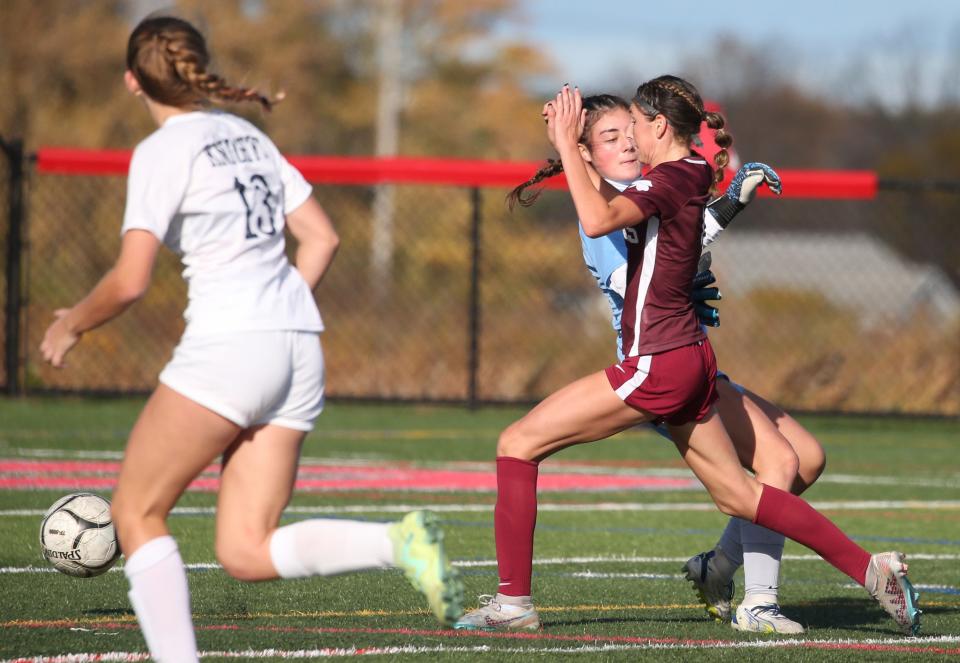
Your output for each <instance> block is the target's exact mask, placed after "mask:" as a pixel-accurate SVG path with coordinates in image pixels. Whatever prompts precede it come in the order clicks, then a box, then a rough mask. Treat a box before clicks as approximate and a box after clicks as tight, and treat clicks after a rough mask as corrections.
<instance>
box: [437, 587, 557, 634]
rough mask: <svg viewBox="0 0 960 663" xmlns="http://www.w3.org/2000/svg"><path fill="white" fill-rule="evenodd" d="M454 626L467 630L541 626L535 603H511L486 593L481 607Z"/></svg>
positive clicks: (524, 629)
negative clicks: (501, 601)
mask: <svg viewBox="0 0 960 663" xmlns="http://www.w3.org/2000/svg"><path fill="white" fill-rule="evenodd" d="M453 628H455V629H461V630H466V631H536V630H538V629H539V628H540V615H538V614H537V609H536V608H534V607H533V604H530V605H509V604H507V603H500V602H499V601H497V599H496V597H494V596H490V595H489V594H485V595H483V596H481V597H480V607H479V608H477V609H476V610H471V611H470V612H468V613H467V614H465V615H464V616H463V617H461V618H460V619H458V620H457V622H456V623H455V624H454V625H453Z"/></svg>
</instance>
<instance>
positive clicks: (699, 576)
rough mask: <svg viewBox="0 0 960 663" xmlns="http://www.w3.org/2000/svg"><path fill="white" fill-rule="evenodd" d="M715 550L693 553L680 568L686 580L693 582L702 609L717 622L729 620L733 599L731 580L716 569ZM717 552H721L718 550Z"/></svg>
mask: <svg viewBox="0 0 960 663" xmlns="http://www.w3.org/2000/svg"><path fill="white" fill-rule="evenodd" d="M717 554H718V552H717V550H709V551H707V552H702V553H700V554H699V555H694V556H693V557H691V558H690V559H688V560H687V563H686V564H684V565H683V568H681V569H680V570H681V571H683V572H685V574H686V578H687V580H689V581H690V582H692V583H693V588H694V589H695V590H696V591H697V596H699V597H700V601H701V602H702V603H703V608H704V610H706V611H707V614H708V615H710V616H711V617H713V618H714V619H715V620H716V621H717V622H729V621H730V607H731V605H730V604H731V601H733V590H734V586H733V580H732V579H727V578H724V577H722V575H721V573H720V571H718V570H717V566H716V563H715V561H714V558H715V557H716V556H717ZM719 554H721V555H722V554H723V552H720V553H719Z"/></svg>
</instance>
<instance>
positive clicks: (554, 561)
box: [0, 552, 960, 589]
mask: <svg viewBox="0 0 960 663" xmlns="http://www.w3.org/2000/svg"><path fill="white" fill-rule="evenodd" d="M907 557H908V559H909V560H911V561H914V560H929V561H949V562H954V561H958V560H960V553H913V552H912V553H910V554H909V555H907ZM688 559H690V558H689V557H640V556H630V555H595V556H591V557H539V558H537V559H534V560H533V563H534V565H535V566H562V565H567V564H682V563H684V562H686V561H687V560H688ZM782 560H783V561H785V562H819V561H822V560H821V558H820V557H819V556H818V555H784V556H783V557H782ZM451 563H452V564H453V566H456V567H460V568H491V567H495V566H496V565H497V560H495V559H466V560H464V559H457V560H452V562H451ZM184 566H185V567H186V569H187V570H188V571H211V570H217V569H221V568H223V567H221V566H220V564H218V563H216V562H196V563H192V564H184ZM121 570H123V565H122V564H121V565H118V566H114V567H113V568H111V569H110V571H121ZM18 573H56V569H54V568H53V567H52V566H3V567H0V575H10V574H18ZM567 575H569V576H570V577H577V578H599V577H601V574H600V573H599V572H596V571H575V572H571V573H569V574H567ZM603 577H611V578H612V577H623V578H627V577H629V578H682V577H684V576H683V574H652V573H636V574H605V575H604V576H603ZM851 586H853V585H851ZM917 587H925V588H929V589H954V587H953V586H952V585H917Z"/></svg>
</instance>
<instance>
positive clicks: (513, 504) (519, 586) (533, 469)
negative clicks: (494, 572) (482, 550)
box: [493, 456, 538, 596]
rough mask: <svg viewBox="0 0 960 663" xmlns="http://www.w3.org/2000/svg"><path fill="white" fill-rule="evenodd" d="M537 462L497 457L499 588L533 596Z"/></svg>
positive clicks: (495, 522)
mask: <svg viewBox="0 0 960 663" xmlns="http://www.w3.org/2000/svg"><path fill="white" fill-rule="evenodd" d="M537 467H538V466H537V463H534V462H533V461H530V460H521V459H519V458H510V457H509V456H498V457H497V506H496V507H495V508H494V510H493V527H494V532H495V534H496V539H497V568H498V570H499V572H500V587H499V589H498V591H499V592H500V593H501V594H506V595H507V596H530V576H531V575H532V574H533V530H534V528H535V527H536V526H537Z"/></svg>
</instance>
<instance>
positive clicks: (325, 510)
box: [0, 500, 960, 517]
mask: <svg viewBox="0 0 960 663" xmlns="http://www.w3.org/2000/svg"><path fill="white" fill-rule="evenodd" d="M810 504H811V506H813V507H814V508H815V509H819V510H821V511H872V510H887V509H897V510H900V509H916V510H923V509H944V510H953V509H960V500H862V501H856V500H835V501H832V502H811V503H810ZM418 509H429V510H430V511H434V512H437V513H493V505H492V504H382V505H378V504H344V505H340V506H333V505H330V506H290V507H287V508H286V509H284V511H283V512H284V513H285V514H307V515H321V514H331V513H407V512H408V511H416V510H418ZM537 510H538V511H541V512H555V513H574V512H586V513H590V512H595V511H609V512H616V511H679V512H685V511H686V512H694V511H697V512H705V511H716V510H717V507H716V506H714V505H713V504H711V503H709V502H674V503H668V502H592V503H588V504H540V505H538V506H537ZM44 513H46V511H45V510H44V509H2V510H0V517H17V516H42V515H43V514H44ZM214 513H216V509H215V508H214V507H211V506H186V507H177V508H175V509H174V510H173V514H174V515H179V516H208V515H213V514H214Z"/></svg>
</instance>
